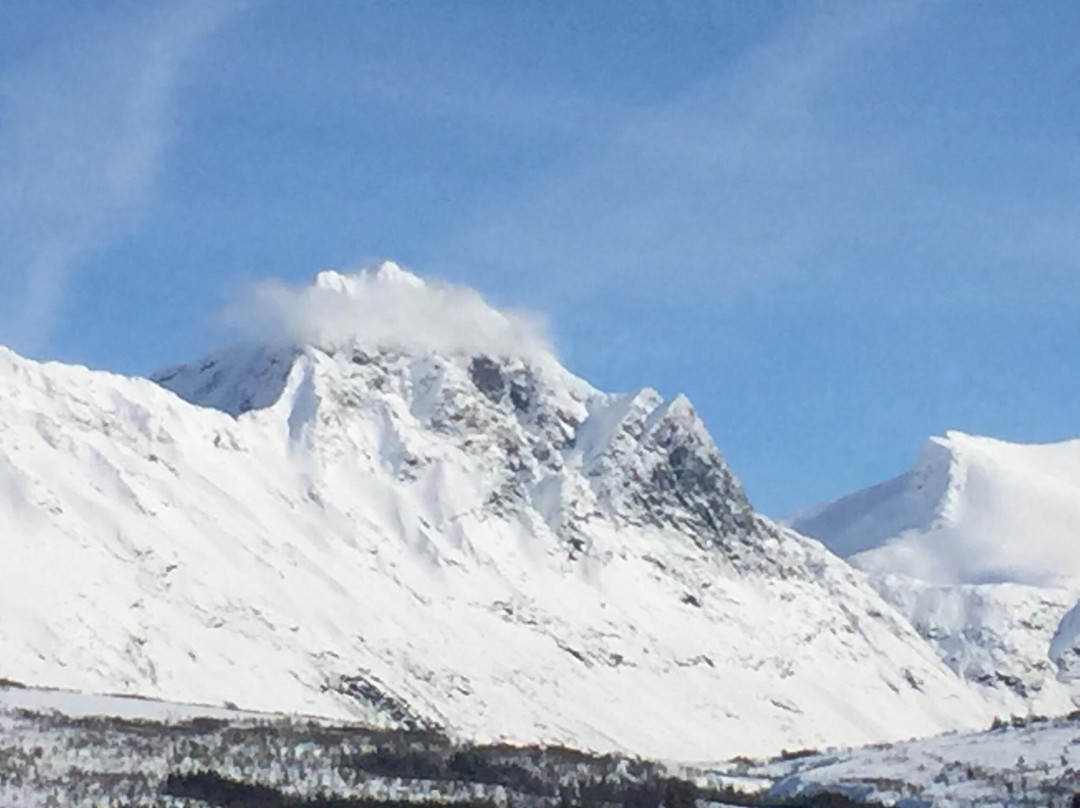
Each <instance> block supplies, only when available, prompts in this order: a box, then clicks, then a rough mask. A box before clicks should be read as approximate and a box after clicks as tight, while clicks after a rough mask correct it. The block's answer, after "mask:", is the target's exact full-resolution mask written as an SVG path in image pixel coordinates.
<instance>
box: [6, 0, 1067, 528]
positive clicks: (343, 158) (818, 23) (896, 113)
mask: <svg viewBox="0 0 1080 808" xmlns="http://www.w3.org/2000/svg"><path fill="white" fill-rule="evenodd" d="M1078 39H1080V8H1078V7H1077V6H1076V5H1075V3H1072V2H1070V1H1068V0H1046V1H1045V2H1039V3H1031V4H1028V3H1011V2H989V3H987V2H963V0H950V1H949V2H944V0H942V1H941V2H932V1H930V0H926V1H924V2H889V1H888V0H881V2H875V3H862V2H855V0H850V2H840V3H823V2H783V1H782V0H777V1H776V2H769V3H758V2H733V1H732V2H722V1H721V0H709V1H708V2H693V0H681V1H680V2H674V1H673V0H672V1H671V2H665V1H664V0H655V1H652V0H650V2H625V1H624V2H615V0H611V1H610V2H607V1H606V0H598V1H597V2H593V3H580V2H570V1H569V0H565V1H564V0H555V1H553V2H524V1H523V2H517V3H505V2H483V1H482V0H476V1H475V2H469V3H445V2H437V1H436V0H431V2H412V1H411V0H396V1H395V2H364V1H363V0H322V1H321V2H319V3H317V4H312V3H300V2H292V3H289V2H269V0H267V1H266V2H258V0H253V1H252V2H235V3H233V2H229V0H220V1H219V2H209V1H202V0H179V1H176V2H166V3H148V2H142V1H141V0H140V2H110V3H105V2H102V3H95V4H87V3H77V2H74V0H35V2H24V3H7V4H4V5H3V6H2V7H0V178H2V179H3V182H2V183H0V243H2V244H4V250H3V254H2V256H0V341H2V342H4V343H6V344H9V345H11V346H12V347H14V348H16V349H17V350H19V351H21V352H23V353H26V354H28V355H31V356H34V357H41V358H59V359H63V360H65V361H77V362H82V363H85V364H89V365H91V366H95V367H104V368H109V369H113V370H118V371H122V372H126V373H137V374H143V373H148V372H149V371H151V370H153V369H154V368H156V367H158V366H162V365H166V364H171V363H174V362H178V361H183V360H186V359H189V358H192V357H194V356H197V355H198V354H200V353H202V352H204V351H206V350H208V349H210V348H212V347H214V346H216V345H217V344H218V343H220V342H221V341H222V340H223V339H227V338H228V335H227V334H222V333H221V331H220V329H219V328H217V327H216V326H215V323H216V317H215V313H216V312H218V311H220V309H221V308H222V306H223V305H224V304H225V303H226V301H228V300H230V299H231V298H232V297H233V296H234V295H235V294H236V292H237V289H239V288H241V287H242V286H243V285H244V284H245V283H247V282H249V281H251V280H254V279H261V278H281V279H284V280H286V281H288V282H292V283H297V282H301V281H303V280H304V279H307V278H309V277H310V276H311V275H312V274H313V273H314V272H315V271H317V270H318V269H321V268H325V267H331V266H334V267H345V268H349V267H357V266H360V265H363V264H367V263H371V262H372V261H374V260H377V259H381V258H393V259H395V260H397V261H399V262H401V263H403V264H405V265H407V266H409V267H411V268H413V269H414V270H416V271H418V272H420V273H422V274H428V275H434V276H437V277H442V278H445V279H448V280H451V281H455V282H458V283H463V284H467V285H470V286H474V287H476V288H478V289H479V290H480V291H482V292H483V293H484V294H485V295H486V296H488V297H489V299H491V300H492V301H494V302H496V303H499V304H503V305H511V306H517V307H525V308H530V309H533V310H536V311H540V312H542V313H544V314H545V315H546V316H547V317H548V318H549V321H550V325H551V330H552V333H553V335H554V338H555V340H556V342H557V344H558V346H559V348H560V352H561V355H562V356H563V358H564V359H565V361H566V362H567V364H568V365H569V366H570V367H571V368H572V369H573V370H575V371H576V372H578V373H580V374H581V375H583V376H585V377H586V378H588V379H589V380H590V381H592V382H593V383H594V384H596V385H598V386H600V387H603V388H605V389H614V390H632V389H635V388H637V387H640V386H643V385H650V386H654V387H656V388H658V389H659V390H660V391H661V392H662V393H664V394H666V395H673V394H674V393H676V392H680V391H683V392H686V393H687V394H688V395H689V396H690V397H691V399H692V400H693V401H694V402H695V404H696V406H697V407H698V409H699V411H700V412H701V413H702V415H703V416H704V417H705V419H706V421H707V422H708V424H709V426H710V428H711V429H712V431H713V434H714V436H715V438H716V440H717V443H718V444H719V445H720V446H721V448H722V449H723V450H724V451H725V453H726V454H727V455H728V458H729V460H730V461H731V463H732V465H733V466H734V467H735V469H736V471H737V472H738V473H739V474H740V476H741V477H742V478H743V480H744V482H745V484H746V486H747V489H748V491H749V493H750V495H751V498H752V499H753V500H754V501H755V503H756V504H757V505H758V506H759V507H760V508H762V509H764V510H765V511H766V512H769V513H772V514H775V515H782V514H784V513H786V512H788V511H790V510H791V509H793V508H795V507H798V506H802V505H808V504H811V503H813V502H815V501H818V500H821V499H824V498H830V497H834V496H837V495H840V494H843V493H846V492H847V491H850V490H852V489H854V488H857V487H860V486H863V485H866V484H869V483H873V482H876V481H879V480H881V479H884V478H886V477H888V476H891V475H893V474H895V473H898V472H900V471H902V470H903V469H904V468H906V467H907V465H908V464H909V463H910V462H911V461H912V460H913V459H914V456H915V454H916V452H917V451H918V447H919V444H920V442H921V441H922V440H923V439H924V438H925V437H926V436H927V435H930V434H934V433H940V432H942V431H943V430H946V429H950V428H956V429H962V430H965V431H970V432H977V433H985V434H992V435H997V436H1000V437H1004V438H1008V439H1014V440H1025V441H1034V440H1056V439H1064V438H1068V437H1075V436H1077V435H1080V429H1078V428H1077V406H1076V402H1077V401H1080V373H1078V371H1077V364H1078V363H1077V354H1078V348H1080V325H1078V323H1080V226H1078V225H1080V221H1078V212H1080V140H1078V139H1077V136H1076V133H1077V132H1078V131H1080V92H1078V90H1077V89H1076V86H1075V84H1076V82H1075V77H1076V76H1077V75H1080V50H1078V49H1077V48H1076V47H1075V43H1076V42H1077V41H1078Z"/></svg>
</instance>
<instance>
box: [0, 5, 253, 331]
mask: <svg viewBox="0 0 1080 808" xmlns="http://www.w3.org/2000/svg"><path fill="white" fill-rule="evenodd" d="M238 9H239V5H238V4H237V3H235V2H230V1H229V0H226V1H225V2H210V0H181V1H180V2H173V3H169V4H165V5H159V6H156V7H154V8H152V9H150V10H148V11H143V12H141V13H138V14H135V15H127V16H123V17H121V16H119V15H117V16H116V17H115V18H98V19H97V20H96V21H95V22H94V23H92V24H90V25H89V26H87V27H86V28H85V29H83V30H81V31H80V32H79V34H78V35H77V36H75V37H74V38H71V39H68V40H66V41H63V42H60V43H59V44H57V45H55V46H54V47H53V48H52V49H51V50H49V51H48V52H46V53H42V54H39V55H38V56H37V57H36V58H35V59H34V60H32V61H31V62H28V63H17V64H14V65H12V66H11V67H10V68H9V69H8V70H7V72H6V73H4V74H2V75H0V114H2V119H3V120H4V121H5V123H4V126H3V129H0V175H2V176H3V177H4V183H3V186H2V187H0V238H2V240H3V242H4V244H5V250H4V253H3V257H2V258H0V293H2V296H3V298H4V305H0V341H4V342H9V343H13V344H15V345H16V347H18V348H19V349H20V350H24V351H30V352H34V351H38V350H40V349H41V348H42V347H43V346H44V344H45V343H46V342H47V340H48V337H49V334H50V332H51V330H52V328H53V326H54V324H55V319H56V317H57V315H58V312H59V310H60V307H61V305H62V303H63V297H64V294H65V289H66V286H67V281H68V280H69V276H70V274H71V272H72V271H73V270H75V269H76V268H77V267H78V265H79V263H80V262H81V261H83V260H84V259H85V258H86V257H87V256H88V255H89V254H90V253H92V252H93V251H95V250H98V249H101V248H103V247H105V246H107V245H108V244H109V243H111V242H112V241H114V240H115V239H116V238H118V237H120V236H122V235H123V234H124V233H126V232H128V231H129V230H130V228H132V227H133V226H134V225H135V224H137V222H138V220H139V219H140V217H141V216H142V215H144V213H145V212H146V210H147V208H148V206H149V205H150V203H151V201H152V191H153V188H154V185H155V182H156V181H157V179H158V178H159V175H160V173H161V169H162V163H163V157H164V154H165V150H166V147H167V145H168V142H169V140H170V136H171V134H172V132H171V122H172V115H173V103H174V96H175V90H176V87H177V84H178V81H179V79H180V77H181V75H182V70H183V68H184V66H185V64H186V63H187V62H188V61H189V59H190V58H191V57H192V56H193V55H194V54H195V53H196V51H197V50H198V48H199V47H200V46H201V45H202V44H203V43H204V42H205V41H206V40H207V38H208V37H209V36H211V35H212V34H213V33H214V32H215V31H216V30H218V29H219V28H220V27H221V26H222V25H224V24H225V23H226V22H227V21H228V20H229V19H231V18H232V16H233V15H234V14H235V13H236V12H237V10H238Z"/></svg>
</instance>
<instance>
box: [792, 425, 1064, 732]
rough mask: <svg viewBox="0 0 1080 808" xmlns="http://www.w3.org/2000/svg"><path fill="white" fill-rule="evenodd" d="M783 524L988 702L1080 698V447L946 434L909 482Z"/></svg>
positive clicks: (1050, 707)
mask: <svg viewBox="0 0 1080 808" xmlns="http://www.w3.org/2000/svg"><path fill="white" fill-rule="evenodd" d="M789 524H790V525H791V526H792V527H793V528H795V529H796V530H798V531H800V532H802V533H805V534H806V535H809V536H814V537H816V538H819V539H821V540H822V541H824V542H825V543H826V544H827V545H828V546H829V547H830V548H832V549H833V550H834V551H836V552H837V553H839V554H840V555H842V556H846V557H847V558H848V560H849V561H850V562H851V563H852V564H853V565H855V566H856V567H859V568H861V569H863V570H866V571H867V572H868V573H870V582H871V583H872V584H873V585H874V587H875V588H876V589H877V590H878V592H879V593H880V594H881V595H882V596H883V597H884V598H885V599H886V600H888V601H889V602H890V603H891V604H893V605H894V606H895V607H897V608H898V609H899V610H900V612H901V613H903V614H905V615H906V616H907V617H908V618H909V620H911V622H912V625H914V627H915V628H916V630H918V631H919V633H920V634H921V635H922V636H923V637H924V638H925V639H926V640H927V641H928V642H929V643H930V644H931V645H932V646H933V647H934V648H935V649H936V650H937V652H938V654H939V656H940V657H941V659H942V660H943V661H944V662H945V663H946V664H948V665H949V667H950V668H952V669H953V670H955V671H956V672H957V673H959V674H961V675H962V676H964V677H965V678H966V679H967V680H968V681H970V682H972V683H973V684H975V685H976V686H977V687H978V688H980V689H982V690H983V691H985V692H986V693H987V694H988V697H989V698H993V699H1001V698H1003V699H1005V703H1009V702H1010V701H1012V702H1013V707H1012V709H1014V710H1015V711H1018V712H1019V711H1021V710H1022V709H1023V705H1025V704H1026V705H1027V707H1028V708H1030V709H1034V710H1036V711H1038V712H1043V713H1049V714H1053V713H1059V712H1065V711H1068V710H1070V709H1072V708H1073V707H1074V705H1075V704H1076V703H1078V702H1080V684H1078V680H1080V641H1078V639H1077V636H1078V634H1080V619H1078V618H1077V614H1078V613H1080V609H1078V608H1074V607H1075V606H1076V605H1077V598H1078V597H1080V441H1069V442H1065V443H1058V444H1046V445H1018V444H1010V443H1006V442H1004V441H1000V440H994V439H992V438H984V437H976V436H972V435H965V434H963V433H959V432H950V433H948V435H946V436H945V437H943V438H931V439H930V440H929V441H928V442H927V443H926V445H925V446H924V447H923V450H922V453H921V454H920V456H919V459H918V461H917V463H916V464H915V466H914V467H913V468H912V469H911V470H910V471H908V472H906V473H905V474H903V475H901V476H899V477H896V478H894V479H892V480H889V481H888V482H885V483H882V484H881V485H878V486H875V487H872V488H868V489H866V490H864V491H860V492H857V493H855V494H851V495H850V496H847V497H843V498H842V499H840V500H837V501H836V502H832V503H828V504H826V505H823V506H818V507H816V508H812V509H808V510H806V511H804V512H802V513H799V514H796V515H795V516H794V517H793V518H792V519H791V520H789Z"/></svg>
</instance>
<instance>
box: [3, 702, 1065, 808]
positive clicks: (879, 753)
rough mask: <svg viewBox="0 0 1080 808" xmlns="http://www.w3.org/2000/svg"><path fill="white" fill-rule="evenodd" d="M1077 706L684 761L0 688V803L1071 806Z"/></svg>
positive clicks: (26, 806)
mask: <svg viewBox="0 0 1080 808" xmlns="http://www.w3.org/2000/svg"><path fill="white" fill-rule="evenodd" d="M1078 795H1080V713H1077V714H1073V715H1071V716H1069V717H1064V718H1060V719H1034V720H1032V719H1024V720H1019V719H1017V720H1016V721H1015V722H1009V723H1004V724H1001V725H999V726H997V727H995V728H993V729H990V730H987V731H984V732H978V733H947V734H944V735H939V736H934V737H931V738H924V739H917V740H911V741H906V742H902V743H894V744H874V745H870V746H864V747H857V748H850V749H832V750H828V751H824V752H810V751H805V750H804V751H795V752H789V753H786V754H785V755H783V756H781V757H778V758H774V759H772V760H768V761H753V760H749V759H746V758H737V759H735V760H733V761H728V762H726V763H718V764H709V765H702V766H700V767H688V766H684V765H679V764H665V763H663V762H655V761H652V762H650V761H643V760H640V759H635V758H630V757H624V756H617V755H597V754H590V753H586V752H580V751H575V750H572V749H567V748H564V747H539V746H533V747H515V746H508V745H482V746H477V745H470V744H463V743H460V742H455V741H454V740H452V739H450V738H448V737H446V736H445V735H443V734H442V733H440V732H437V731H430V730H426V731H415V730H413V731H403V730H390V729H380V728H370V727H364V726H362V725H360V724H341V723H335V722H331V721H329V720H326V719H315V718H311V717H305V716H284V715H273V714H258V713H249V712H243V711H238V710H226V709H222V708H218V707H210V706H203V705H190V704H176V703H170V702H162V701H155V700H150V699H134V698H130V697H124V696H108V695H90V694H82V693H74V692H67V691H58V690H42V689H36V688H16V687H0V806H3V808H8V807H9V806H10V808H34V807H35V806H60V805H63V806H110V808H111V807H112V806H117V807H118V806H125V808H127V807H128V806H175V807H176V808H181V807H186V808H196V806H215V805H233V806H239V805H243V806H251V807H252V808H254V806H259V807H260V808H266V807H270V808H274V807H275V806H299V805H308V806H347V805H386V804H410V803H412V804H431V803H436V804H458V805H494V806H510V805H513V806H557V805H583V806H594V805H632V806H659V805H661V804H663V805H667V806H671V808H675V807H676V806H699V808H719V806H729V805H744V806H752V805H758V806H834V807H838V806H860V805H861V806H873V805H885V806H898V808H930V807H931V806H942V807H943V808H968V807H969V806H970V807H971V808H974V807H975V806H979V807H980V808H984V807H987V808H988V807H989V806H1002V808H1005V807H1006V806H1033V807H1034V806H1039V807H1040V808H1059V807H1062V808H1071V806H1073V805H1075V804H1076V803H1075V800H1076V799H1077V796H1078Z"/></svg>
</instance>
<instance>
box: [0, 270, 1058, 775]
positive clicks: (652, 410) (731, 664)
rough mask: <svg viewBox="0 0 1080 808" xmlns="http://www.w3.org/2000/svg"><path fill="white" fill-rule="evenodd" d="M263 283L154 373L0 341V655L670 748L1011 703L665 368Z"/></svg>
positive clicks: (168, 694) (372, 299) (144, 680)
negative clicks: (37, 357) (964, 665)
mask: <svg viewBox="0 0 1080 808" xmlns="http://www.w3.org/2000/svg"><path fill="white" fill-rule="evenodd" d="M263 304H265V305H264V308H263V310H261V311H260V312H257V313H256V315H257V316H256V315H253V316H252V319H253V320H260V322H258V323H256V324H255V326H254V327H253V333H258V334H260V335H262V338H261V339H259V340H254V341H252V342H250V343H249V344H246V345H244V346H241V347H235V348H230V349H226V350H223V351H219V352H217V353H215V354H213V355H211V356H209V357H207V358H205V359H203V360H200V361H198V362H195V363H192V364H190V365H184V366H181V367H177V368H172V369H169V370H166V371H163V372H161V373H159V374H156V375H155V376H154V380H153V381H151V380H146V379H136V378H125V377H121V376H117V375H113V374H110V373H104V372H97V371H90V370H87V369H85V368H81V367H71V366H65V365H61V364H55V363H49V364H39V363H36V362H32V361H29V360H26V359H23V358H20V357H19V356H16V355H15V354H13V353H11V352H10V351H6V350H2V351H0V542H2V544H0V547H2V553H3V558H4V563H3V564H0V613H2V614H3V615H4V619H3V620H2V621H0V677H5V678H8V679H12V680H17V681H21V682H25V683H28V684H34V685H39V686H56V687H64V688H72V689H77V690H85V691H103V692H110V691H111V692H123V693H138V694H143V695H147V696H153V697H158V698H166V699H173V700H177V701H184V702H194V703H200V702H201V703H207V704H226V703H231V704H235V705H237V706H239V707H241V708H250V709H259V710H276V711H295V712H306V713H312V714H320V715H326V716H333V717H352V718H359V719H363V720H368V721H382V722H391V723H394V722H396V723H401V724H407V725H428V724H437V725H440V726H443V727H447V728H449V729H450V730H451V731H452V732H455V733H458V734H460V735H462V736H465V737H469V738H475V739H481V740H492V739H514V740H524V741H530V742H536V741H544V742H562V743H568V744H573V745H577V746H583V747H589V748H595V749H624V750H630V751H634V752H637V753H642V754H647V755H651V756H656V757H664V758H682V759H694V760H702V759H718V758H723V757H727V756H730V755H733V754H762V753H769V752H775V751H777V750H779V749H780V748H781V747H787V748H795V747H807V746H819V745H823V744H832V743H841V742H843V743H849V744H854V743H860V742H869V741H880V740H886V739H894V738H906V737H911V736H915V735H924V734H928V733H933V732H935V731H939V730H943V729H949V728H956V727H984V726H986V725H987V724H988V723H989V721H990V718H991V716H992V715H993V714H995V713H998V712H1001V711H1002V709H1003V705H1004V706H1006V707H1011V706H1012V702H1007V701H1003V700H1002V698H998V694H997V693H996V692H990V693H989V694H988V693H987V692H985V689H980V688H978V687H973V686H972V685H971V684H970V683H969V682H968V681H965V680H964V679H963V678H961V677H959V676H957V675H956V673H954V670H952V669H950V667H949V665H947V664H945V662H943V661H942V659H940V658H939V657H938V655H937V654H936V653H935V648H934V647H932V646H931V645H930V644H928V643H927V641H926V639H924V637H925V632H924V636H920V635H919V633H918V632H916V630H915V629H913V628H912V625H911V624H910V623H909V621H908V620H907V619H906V618H905V617H904V616H903V615H902V614H901V612H900V611H898V610H897V609H896V608H895V607H894V605H891V604H890V603H889V602H888V601H887V599H885V598H883V597H882V596H881V595H880V594H879V593H878V592H877V591H875V589H873V588H872V587H871V586H870V585H868V583H867V581H866V578H865V576H864V575H863V574H862V573H860V572H858V571H857V570H854V569H852V568H851V567H850V566H849V565H848V564H846V563H845V562H844V561H842V560H841V559H840V558H838V557H837V556H835V555H834V554H832V553H831V552H829V551H828V550H827V549H825V547H823V546H822V545H821V544H819V543H818V542H817V541H814V540H811V539H807V538H804V537H803V536H800V535H798V534H797V533H795V532H794V531H792V530H790V529H787V528H784V527H781V526H778V525H777V524H774V523H773V522H770V521H769V520H768V519H766V518H764V517H762V516H760V515H758V514H756V513H755V512H754V510H753V509H752V507H751V505H750V503H749V501H748V500H747V498H746V496H745V495H744V493H743V490H742V488H741V486H740V485H739V483H738V481H737V479H736V478H735V477H734V475H733V474H732V472H731V470H730V469H729V468H728V466H727V464H726V463H725V461H724V458H723V457H722V455H721V453H720V452H719V450H718V449H717V448H716V446H714V444H713V442H712V440H711V438H710V437H709V434H708V432H707V430H706V429H705V426H704V425H703V423H702V422H701V419H700V418H699V417H698V415H697V414H696V412H695V411H694V408H693V407H692V405H691V404H690V402H688V401H687V400H686V399H685V398H682V397H676V398H675V399H673V400H672V401H669V402H664V401H662V400H661V397H660V396H659V395H658V394H657V393H656V392H654V391H652V390H642V391H639V392H637V393H634V394H632V395H612V394H608V393H603V392H600V391H598V390H595V389H594V388H592V387H591V386H590V385H589V384H587V383H586V382H584V381H582V380H580V379H578V378H576V377H574V376H573V375H572V374H570V373H569V372H568V371H567V370H566V369H565V368H563V367H562V366H561V365H560V364H559V363H558V361H557V360H556V359H555V357H554V356H553V355H552V354H551V353H550V352H549V351H548V350H547V349H546V347H545V346H544V343H543V340H542V339H539V338H537V337H536V335H535V333H534V331H533V330H532V329H531V327H530V326H529V324H528V323H527V322H525V321H523V320H521V319H520V318H519V317H517V316H515V315H512V314H506V313H503V312H499V311H497V310H495V309H493V308H490V307H488V306H487V305H486V304H484V303H483V301H481V300H480V299H479V297H478V296H476V295H475V294H472V293H468V292H463V291H462V290H457V289H453V288H451V287H444V286H439V285H434V284H426V283H424V282H423V281H421V280H419V279H417V278H416V277H415V276H412V275H410V274H408V273H406V272H404V271H403V270H400V269H399V268H397V267H394V266H392V265H384V266H383V267H382V268H380V269H379V270H378V271H374V272H366V273H361V274H358V275H351V276H345V275H340V274H338V273H333V272H327V273H322V274H320V276H319V277H318V279H317V281H316V283H315V284H314V285H313V286H312V287H310V288H309V289H304V290H300V291H298V292H290V291H288V290H282V289H271V290H268V291H267V293H266V295H264V299H263ZM267 312H270V314H271V315H272V316H271V319H272V320H274V328H267V327H266V323H265V322H261V321H262V320H265V319H266V315H267ZM275 329H276V330H275ZM272 334H276V336H275V337H271V335H272ZM887 594H888V593H887ZM892 601H893V603H896V602H897V599H896V598H892ZM901 605H902V604H901ZM1059 645H1062V647H1065V646H1068V645H1069V642H1068V641H1062V642H1059ZM954 667H955V666H954ZM1006 695H1007V696H1008V698H1009V699H1013V700H1016V699H1017V698H1019V697H1016V696H1015V694H1013V693H1012V691H1008V693H1007V694H1006Z"/></svg>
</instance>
